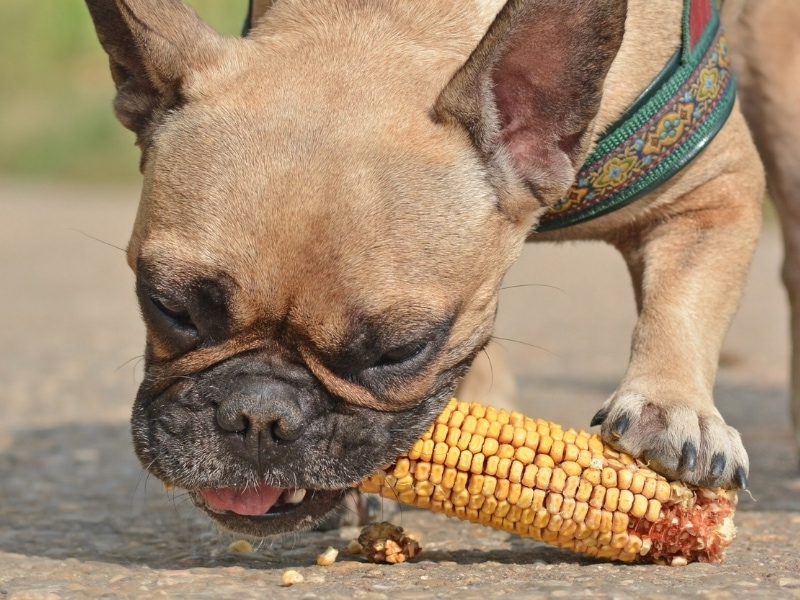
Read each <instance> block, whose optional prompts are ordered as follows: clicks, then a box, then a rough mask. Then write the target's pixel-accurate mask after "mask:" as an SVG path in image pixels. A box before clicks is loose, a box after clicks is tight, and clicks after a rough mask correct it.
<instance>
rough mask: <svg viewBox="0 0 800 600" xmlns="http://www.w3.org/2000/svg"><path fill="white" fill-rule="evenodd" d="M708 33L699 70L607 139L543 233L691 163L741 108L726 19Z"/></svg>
mask: <svg viewBox="0 0 800 600" xmlns="http://www.w3.org/2000/svg"><path fill="white" fill-rule="evenodd" d="M715 16H716V15H715ZM705 34H706V35H705V36H704V37H706V39H709V38H711V39H709V42H710V43H708V45H707V46H705V45H704V46H703V47H701V48H699V49H698V53H699V52H704V53H703V54H702V55H701V56H700V59H699V61H697V62H694V64H695V65H697V66H696V67H695V68H694V70H693V71H691V74H690V75H689V76H688V77H687V76H686V75H685V74H684V75H683V77H682V79H681V80H680V81H678V82H677V83H678V85H677V86H676V85H675V84H674V83H673V82H674V80H675V79H676V77H672V78H671V79H670V80H669V81H668V82H667V84H666V86H669V85H670V84H673V86H672V87H673V89H675V87H677V89H675V91H674V92H672V93H671V96H670V97H669V98H668V99H667V100H666V101H664V100H659V99H658V98H654V99H653V101H656V100H658V101H659V102H660V106H661V107H660V108H659V109H658V110H655V111H654V110H653V108H652V106H651V105H652V102H648V105H645V106H644V107H643V108H642V110H640V111H638V112H637V114H635V115H633V117H632V118H631V119H630V120H628V121H626V122H625V123H624V124H623V126H621V127H619V128H616V129H615V130H614V131H613V132H612V133H611V134H610V135H609V136H607V137H605V138H603V139H602V140H601V141H600V143H599V144H598V145H597V147H596V148H595V150H594V151H593V152H592V154H591V155H590V156H589V157H588V159H587V160H586V162H585V163H584V165H583V167H582V168H581V170H580V171H579V172H578V177H577V179H576V182H575V184H574V185H573V187H572V188H571V190H570V192H569V194H568V195H567V197H566V198H562V199H561V200H560V201H559V202H557V203H556V204H555V205H554V206H553V207H551V208H550V209H549V211H548V212H547V213H545V214H544V215H543V217H542V219H541V221H540V224H539V226H538V228H537V229H538V230H540V231H543V230H550V229H556V228H559V227H565V226H567V225H572V224H575V223H580V222H582V221H586V220H588V219H591V218H593V217H596V216H599V215H602V214H606V213H608V212H610V211H612V210H615V209H617V208H620V207H622V206H624V205H626V204H628V203H629V202H631V201H633V200H635V199H636V198H639V197H641V196H642V195H644V194H646V193H648V192H650V191H652V190H653V189H655V188H656V187H657V186H658V185H660V184H661V183H662V182H663V181H664V180H665V179H667V178H668V177H670V176H671V175H673V174H674V173H676V172H677V171H678V170H679V169H681V168H682V167H683V166H685V165H686V164H687V163H688V162H689V161H690V160H691V159H692V158H694V157H695V156H696V155H697V154H698V153H699V152H700V150H702V148H703V147H705V145H706V144H707V143H708V142H709V141H710V140H711V139H712V138H713V137H714V135H715V134H716V133H717V132H718V131H719V129H720V128H721V127H722V125H723V124H724V122H725V120H726V119H727V117H728V115H729V114H730V111H731V109H732V108H733V103H734V100H735V86H734V81H733V80H734V77H733V75H732V74H731V71H730V58H729V55H728V44H727V40H726V38H725V35H724V34H723V33H722V31H721V28H720V27H719V25H718V21H717V22H715V23H712V24H709V27H708V28H707V31H706V32H705ZM712 36H713V37H712ZM704 48H705V51H704V50H703V49H704ZM684 66H686V65H684ZM689 68H690V69H691V67H689ZM668 93H669V92H668ZM662 98H663V96H662ZM643 113H644V114H645V119H644V120H643V118H642V114H643ZM637 117H638V120H637ZM642 120H643V122H641V121H642Z"/></svg>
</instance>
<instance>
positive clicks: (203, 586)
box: [0, 182, 800, 600]
mask: <svg viewBox="0 0 800 600" xmlns="http://www.w3.org/2000/svg"><path fill="white" fill-rule="evenodd" d="M136 198H137V192H136V191H134V190H130V189H115V188H105V189H103V188H83V187H77V186H70V185H31V184H28V185H24V184H20V183H16V184H15V183H10V182H0V600H6V599H12V598H13V599H15V600H23V599H36V598H53V599H55V598H87V597H107V598H151V597H156V598H158V597H168V598H172V597H174V598H183V597H192V598H203V597H208V598H317V597H319V598H329V597H341V598H350V597H358V598H454V597H458V598H493V597H498V596H501V595H507V596H509V597H521V598H522V597H524V598H551V597H553V598H556V597H584V596H591V597H597V598H661V597H663V598H676V597H677V598H681V597H700V598H729V597H731V598H732V597H748V598H750V597H754V598H757V597H765V598H767V597H768V598H800V559H799V558H798V557H800V477H799V476H798V469H797V461H796V459H795V457H794V453H793V450H792V446H791V434H790V429H789V419H788V414H789V413H788V406H787V379H788V377H787V374H786V369H787V364H788V335H787V323H788V316H787V311H786V307H785V300H784V296H783V291H782V289H781V288H780V285H779V278H778V269H779V261H780V244H779V239H778V236H777V234H776V231H775V229H774V226H772V227H768V228H767V229H766V231H765V235H764V238H763V241H762V243H761V245H760V246H759V250H758V254H757V256H756V260H755V264H754V269H753V273H752V275H751V279H750V284H749V287H748V290H747V293H746V296H745V299H744V302H743V305H742V308H741V310H740V312H739V314H738V316H737V318H736V321H735V323H734V326H733V328H732V330H731V333H730V335H729V336H728V338H727V340H726V343H725V348H724V353H723V360H722V367H721V372H720V377H719V383H718V388H717V401H718V405H719V407H720V410H721V412H722V413H723V414H724V415H725V417H726V419H727V420H728V421H729V422H730V423H731V424H733V425H735V426H736V427H738V428H739V429H740V431H741V432H742V434H743V437H744V440H745V444H746V446H747V447H748V450H749V452H750V457H751V463H752V466H751V485H752V488H751V489H752V493H753V497H754V500H751V499H750V498H749V497H747V496H743V497H741V498H740V504H739V511H738V512H737V525H738V527H739V535H738V538H737V540H736V542H734V544H733V545H732V546H731V548H730V550H729V552H728V558H727V560H726V561H725V562H724V563H723V564H721V565H705V564H694V565H689V566H687V567H684V568H676V569H672V568H667V567H655V566H629V565H616V564H608V563H603V562H596V561H592V560H588V559H584V558H582V557H578V556H575V555H572V554H569V553H567V552H563V551H559V550H555V549H552V548H549V547H546V546H542V545H540V544H536V543H534V542H532V541H530V540H522V539H519V538H516V537H514V536H509V535H507V534H505V533H501V532H496V531H492V530H489V529H485V528H481V527H478V526H472V525H465V524H462V523H459V522H456V521H451V520H448V519H445V518H444V517H440V516H436V515H432V514H428V513H426V512H422V511H413V510H403V511H402V512H399V513H398V512H397V507H396V506H394V505H391V504H389V503H386V504H384V506H383V509H382V512H383V516H385V517H390V518H392V519H393V520H394V521H395V522H397V523H399V524H401V525H403V526H404V527H406V529H407V530H409V531H411V532H414V533H417V534H418V535H419V536H420V537H421V540H422V544H423V547H424V552H423V554H422V555H421V556H420V558H419V559H418V560H416V561H415V562H414V563H412V564H405V565H398V566H377V565H371V564H365V563H363V562H361V561H360V560H359V559H357V558H354V557H346V556H343V555H340V559H339V560H338V561H337V562H336V563H335V564H334V565H333V566H331V567H318V566H316V564H315V562H316V557H317V555H318V554H319V553H320V552H322V551H323V550H324V549H325V548H326V547H327V546H329V545H333V546H337V547H343V546H344V545H346V543H347V542H348V541H349V540H350V539H352V538H353V537H354V536H355V535H356V530H353V529H345V530H342V531H336V532H329V533H317V532H315V533H303V534H297V535H289V536H285V537H283V538H281V539H278V540H270V541H266V542H262V543H260V544H257V545H256V549H255V551H254V552H252V553H247V554H235V553H232V552H230V551H229V548H228V546H229V544H230V543H231V542H232V541H234V539H235V538H233V537H232V536H230V535H229V534H227V533H224V532H220V531H219V530H218V529H217V528H216V527H214V526H213V525H211V524H210V523H209V522H208V521H207V520H206V518H205V517H203V516H202V515H200V514H198V511H196V510H195V509H194V508H192V507H191V503H190V502H189V501H188V500H187V498H186V497H185V496H183V495H181V494H176V495H172V494H167V493H165V492H164V491H163V490H162V489H161V486H160V485H159V484H158V483H157V482H156V481H154V480H152V479H149V478H148V477H147V476H145V475H144V474H143V472H142V470H141V468H140V467H139V465H138V463H137V462H136V460H135V458H134V456H133V452H132V449H131V443H130V440H129V434H128V425H127V418H128V412H129V406H130V403H131V400H132V398H133V395H134V393H135V389H136V385H137V382H138V380H139V378H140V377H141V368H140V365H139V360H138V357H139V355H140V354H141V350H142V347H143V330H142V327H141V325H140V323H139V318H138V314H137V309H136V305H135V302H134V296H133V276H132V274H131V273H130V272H129V271H128V268H127V266H126V265H125V261H124V254H123V252H122V251H121V250H120V249H119V248H114V247H112V246H118V247H120V248H121V247H124V245H125V243H126V241H127V235H128V232H129V230H130V227H131V225H132V222H133V217H134V214H135V210H136ZM88 236H91V237H94V238H98V239H100V240H102V241H103V242H105V243H102V242H98V241H96V240H94V239H91V237H88ZM108 244H110V245H108ZM520 284H526V287H513V286H516V285H520ZM528 284H535V285H533V286H530V285H528ZM507 286H508V289H506V290H505V291H503V293H502V294H503V295H502V307H501V315H500V318H499V323H498V329H497V336H498V337H499V338H505V340H503V341H501V342H500V343H501V344H502V345H503V347H504V348H506V350H507V352H508V357H509V360H510V362H511V364H512V366H513V368H514V370H515V372H516V373H517V374H518V381H519V386H520V391H521V398H522V400H521V401H522V403H523V404H522V408H523V409H524V410H525V411H526V412H527V413H528V414H531V415H535V416H543V417H546V418H549V419H553V420H558V421H560V422H561V423H564V424H568V425H574V426H577V427H586V426H587V425H588V422H589V419H590V418H591V416H592V414H593V413H594V412H595V411H596V409H597V407H598V406H599V404H600V403H601V402H602V401H603V400H604V399H605V398H606V397H607V395H608V394H609V393H610V392H611V391H612V390H613V389H614V386H615V382H616V381H617V380H618V379H619V377H620V376H621V374H622V372H623V370H624V367H625V361H626V359H627V354H628V336H629V334H630V330H631V327H632V326H633V321H634V305H633V300H632V293H631V289H630V284H629V282H628V278H627V274H626V272H625V268H624V265H623V263H622V261H621V259H620V258H619V257H618V256H616V254H615V253H614V252H613V251H612V250H610V249H608V248H605V247H603V246H599V245H589V244H585V245H568V246H558V247H555V246H534V247H529V248H528V249H527V250H526V252H525V254H524V256H523V258H522V259H521V261H520V263H519V264H518V265H517V266H516V267H515V268H514V270H513V271H512V273H510V274H509V277H508V279H507ZM508 340H515V341H508ZM288 568H294V569H297V570H298V571H300V572H301V573H302V574H303V575H304V577H305V582H304V583H302V584H299V585H296V586H294V587H292V588H282V587H280V585H279V581H280V576H281V574H282V573H283V571H284V570H286V569H288Z"/></svg>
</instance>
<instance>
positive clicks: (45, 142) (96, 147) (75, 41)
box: [0, 0, 247, 183]
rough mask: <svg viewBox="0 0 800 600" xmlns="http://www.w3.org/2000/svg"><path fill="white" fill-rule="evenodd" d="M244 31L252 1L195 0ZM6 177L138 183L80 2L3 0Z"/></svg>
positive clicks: (214, 21)
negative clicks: (247, 7) (246, 14)
mask: <svg viewBox="0 0 800 600" xmlns="http://www.w3.org/2000/svg"><path fill="white" fill-rule="evenodd" d="M188 2H189V4H191V5H192V6H193V7H194V8H195V10H197V12H198V13H199V14H200V15H201V16H202V17H203V18H204V19H206V21H208V22H209V23H210V24H211V25H212V26H213V27H215V28H216V29H217V30H218V31H220V32H221V33H224V34H226V35H238V34H239V32H240V31H241V27H242V23H243V22H244V17H245V12H246V6H247V0H188ZM0 57H2V59H0V177H12V178H38V179H42V178H45V179H60V180H73V181H88V182H124V183H129V182H135V181H138V178H139V172H138V162H139V157H138V154H139V151H138V149H137V148H136V147H135V146H134V145H133V142H134V136H133V133H131V132H130V131H128V130H127V129H125V128H123V127H122V125H120V124H119V123H118V122H117V121H116V120H115V119H114V116H113V113H112V110H111V100H112V98H113V96H114V87H113V85H112V83H111V75H110V74H109V71H108V62H107V59H106V55H105V53H104V52H103V50H102V49H101V47H100V44H99V42H98V41H97V38H96V36H95V33H94V28H93V26H92V22H91V19H90V18H89V13H88V11H87V9H86V7H85V5H84V3H83V2H82V1H81V0H0Z"/></svg>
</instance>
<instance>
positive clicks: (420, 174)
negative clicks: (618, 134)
mask: <svg viewBox="0 0 800 600" xmlns="http://www.w3.org/2000/svg"><path fill="white" fill-rule="evenodd" d="M87 3H88V5H89V8H90V11H91V13H92V17H93V19H94V21H95V25H96V27H97V30H98V34H99V37H100V40H101V42H102V44H103V46H104V48H105V49H106V51H107V52H108V53H109V55H110V58H111V70H112V74H113V76H114V80H115V82H116V84H117V88H118V95H117V99H116V103H115V108H116V111H117V115H118V116H119V118H120V120H121V121H122V122H123V124H125V125H126V126H127V127H128V128H130V129H132V130H133V131H134V132H135V133H136V135H137V141H138V144H139V146H140V147H141V149H142V172H143V174H144V189H143V193H142V201H141V205H140V209H139V214H138V217H137V220H136V225H135V228H134V232H133V236H132V238H131V241H130V245H129V249H128V258H129V264H130V266H131V268H132V269H134V271H135V272H136V277H137V290H138V295H139V300H140V303H141V307H142V313H143V315H144V319H145V322H146V324H147V330H148V339H147V349H146V375H145V379H144V381H143V383H142V385H141V388H140V391H139V394H138V396H137V399H136V403H135V406H134V414H133V434H134V441H135V447H136V451H137V454H138V456H139V458H140V460H141V461H142V463H143V465H145V466H146V467H147V468H148V470H149V471H150V472H151V473H153V474H154V475H156V476H157V477H159V478H160V479H162V480H164V481H166V482H170V483H172V484H174V485H177V486H180V487H184V488H186V489H188V490H190V492H191V493H192V495H193V498H194V499H195V502H196V503H197V504H198V506H200V507H201V508H203V509H204V510H206V511H207V512H208V513H209V514H210V515H212V516H213V517H214V518H215V519H216V520H217V521H219V522H220V523H222V524H223V525H224V526H226V527H229V528H231V529H234V530H237V531H242V532H246V533H251V534H256V535H266V534H271V533H276V532H281V531H289V530H292V529H296V528H299V527H306V526H311V525H312V524H313V523H314V522H316V521H318V520H319V519H320V518H321V517H322V516H323V515H324V514H326V513H327V512H328V511H330V510H331V509H332V508H334V507H335V506H336V505H337V504H338V503H339V502H340V499H341V497H342V494H343V492H342V490H345V489H347V488H348V486H350V485H352V484H353V483H354V482H356V481H359V480H360V479H361V478H362V477H364V476H366V475H367V474H369V473H370V472H372V471H373V470H374V469H375V468H376V467H378V466H380V465H382V464H384V463H386V462H388V461H389V460H391V459H392V458H393V457H394V456H395V455H396V454H397V453H398V452H400V451H402V450H405V449H406V448H407V447H408V446H409V445H410V443H411V442H412V441H413V440H414V439H415V438H416V437H417V436H418V434H419V433H420V432H421V431H422V430H423V429H425V427H426V426H427V425H428V424H429V423H430V421H431V420H432V418H433V416H434V415H435V414H437V413H438V412H439V411H440V409H441V408H442V406H443V404H444V402H445V401H446V400H447V399H448V398H449V397H450V394H451V393H452V391H453V389H454V386H455V385H456V383H457V381H458V379H459V377H461V376H462V375H463V374H464V373H465V371H466V370H467V368H468V367H469V365H470V363H471V361H472V360H473V358H474V357H475V356H476V354H477V353H478V352H479V351H480V350H481V348H482V347H483V346H484V345H485V344H486V342H487V341H488V339H489V336H490V334H491V331H492V324H493V319H494V314H495V309H496V306H497V295H498V287H499V285H500V282H501V280H502V278H503V275H504V274H505V273H506V271H507V269H508V268H509V267H510V265H511V264H512V263H513V261H514V260H515V259H516V257H517V256H518V254H519V252H520V250H521V247H522V245H523V244H524V243H525V242H526V241H527V240H530V239H534V238H535V239H537V240H539V239H542V240H560V239H601V240H605V241H607V242H609V243H611V244H613V245H614V246H616V247H617V248H618V249H619V250H620V251H621V252H622V254H623V255H624V257H625V259H626V260H627V262H628V264H629V267H630V272H631V275H632V277H633V281H634V284H635V289H636V297H637V302H638V306H639V311H640V316H639V321H638V324H637V326H636V329H635V332H634V339H633V344H632V355H631V360H630V365H629V367H628V370H627V372H626V374H625V376H624V378H623V380H622V382H621V383H620V386H619V389H618V390H617V392H616V393H615V394H614V396H613V397H612V398H611V399H609V401H608V402H607V403H606V405H605V406H604V407H603V409H602V410H601V412H600V413H598V416H597V417H596V419H595V422H596V423H598V424H599V423H602V433H603V435H604V436H605V437H606V438H607V439H609V440H610V441H612V442H613V443H615V444H616V445H617V446H618V447H620V448H623V449H625V450H627V451H629V452H631V453H633V454H636V455H638V456H642V457H644V458H645V459H647V460H650V461H651V462H652V463H653V464H654V465H657V467H658V468H659V469H660V470H661V471H662V472H664V473H665V474H667V475H670V476H672V477H680V478H682V479H685V480H689V481H692V482H696V483H701V484H705V485H723V486H728V487H746V484H747V470H748V460H747V455H746V453H745V450H744V448H743V446H742V443H741V441H740V438H739V435H738V433H737V432H736V431H735V430H733V429H732V428H730V427H728V426H727V425H726V424H725V423H724V421H723V420H722V418H721V417H720V415H719V413H718V412H717V410H716V409H715V407H714V403H713V398H712V387H713V383H714V378H715V375H716V370H717V360H718V354H719V350H720V345H721V343H722V338H723V335H724V334H725V331H726V328H727V326H728V323H729V321H730V319H731V317H732V315H733V313H734V310H735V308H736V305H737V302H738V300H739V296H740V293H741V290H742V287H743V283H744V280H745V276H746V273H747V269H748V265H749V262H750V258H751V255H752V252H753V249H754V246H755V243H756V239H757V236H758V232H759V226H760V211H761V208H760V202H761V197H762V193H763V175H762V167H761V164H760V162H759V160H758V156H757V154H756V150H755V148H754V146H753V143H752V141H751V138H750V134H749V132H748V130H747V127H746V125H745V122H744V119H743V118H742V116H741V114H740V113H739V111H738V110H737V109H734V111H733V113H732V114H731V116H730V118H729V119H728V120H727V123H726V124H725V125H724V127H723V128H722V130H721V131H720V132H719V134H718V135H717V136H716V138H715V139H714V140H713V141H712V142H711V143H710V145H708V147H707V148H706V149H705V150H704V151H703V153H702V154H701V155H700V156H699V157H698V158H696V159H695V160H694V161H693V162H692V163H691V164H690V165H689V166H688V167H686V168H684V169H683V170H682V171H680V173H679V174H678V175H677V176H675V177H674V178H673V179H671V180H670V181H669V182H667V183H666V184H664V185H662V186H661V187H660V188H659V189H658V190H656V191H654V192H652V193H650V194H648V195H647V196H646V197H644V198H642V199H641V200H639V201H637V202H635V203H633V204H630V205H628V206H625V207H624V208H621V209H620V210H617V211H615V212H612V213H610V214H608V215H606V216H603V217H601V218H598V219H595V220H592V221H588V222H586V223H581V224H578V225H574V226H572V227H569V228H567V229H563V230H556V231H553V232H550V233H541V234H538V233H532V232H535V231H536V227H537V223H539V220H540V218H541V217H542V215H543V214H544V213H545V212H546V211H547V210H548V209H549V207H552V206H554V205H555V204H556V203H557V202H558V201H559V200H560V199H561V198H562V197H563V196H564V194H565V193H566V192H567V190H568V188H569V187H570V186H571V184H572V183H573V181H574V180H575V175H576V172H577V170H578V168H579V167H580V166H581V165H582V163H583V161H584V159H585V158H586V156H587V155H588V153H589V152H590V150H591V149H592V147H593V145H594V143H595V141H596V139H597V135H598V134H599V132H601V131H603V130H604V129H605V128H606V127H608V126H609V125H610V124H612V123H614V122H615V120H616V119H617V118H618V117H619V116H620V115H621V114H622V113H623V111H625V110H626V108H627V107H628V106H629V105H630V104H631V103H632V102H633V101H634V100H635V99H636V98H637V96H639V94H640V92H641V91H642V90H643V89H644V88H645V87H646V86H647V85H648V83H649V82H650V81H651V80H653V79H654V77H655V76H656V75H658V73H659V72H660V71H661V69H662V68H663V66H664V64H665V63H666V62H667V61H668V60H669V59H670V57H671V56H672V55H673V54H674V53H675V51H676V49H677V48H678V46H679V45H680V41H681V7H682V2H681V1H680V0H664V1H661V2H650V1H648V0H629V1H628V2H626V1H625V0H612V1H602V2H600V1H597V0H574V1H571V2H563V1H562V0H511V1H510V2H508V4H507V5H505V6H504V4H505V3H504V2H503V0H473V1H466V0H465V1H459V2H454V1H452V0H435V1H429V0H425V1H421V0H414V1H407V2H397V1H392V2H383V1H375V2H365V1H363V0H338V1H336V2H332V1H330V0H280V1H278V2H276V3H274V5H272V3H270V2H259V3H256V6H255V14H254V18H253V23H254V28H253V30H252V31H251V32H250V34H249V35H248V37H247V38H245V39H226V38H223V37H221V36H219V35H217V34H216V33H215V32H213V31H212V30H211V29H210V28H208V27H207V26H206V25H205V24H204V23H202V22H201V21H200V20H199V19H198V18H197V17H196V15H195V14H194V13H193V12H192V11H191V10H190V9H188V8H186V7H185V6H184V5H183V4H181V3H180V2H179V1H178V0H114V1H112V0H87ZM794 176H795V177H796V175H794ZM309 490H311V492H309Z"/></svg>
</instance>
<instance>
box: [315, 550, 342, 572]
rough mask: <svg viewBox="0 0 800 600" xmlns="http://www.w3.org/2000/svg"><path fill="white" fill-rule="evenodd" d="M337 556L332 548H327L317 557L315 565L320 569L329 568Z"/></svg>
mask: <svg viewBox="0 0 800 600" xmlns="http://www.w3.org/2000/svg"><path fill="white" fill-rule="evenodd" d="M337 556H339V551H338V550H337V549H336V548H334V547H333V546H328V548H327V549H326V550H325V552H323V553H322V554H320V555H319V556H318V557H317V564H318V565H319V566H320V567H329V566H331V565H332V564H333V563H335V562H336V557H337Z"/></svg>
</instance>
